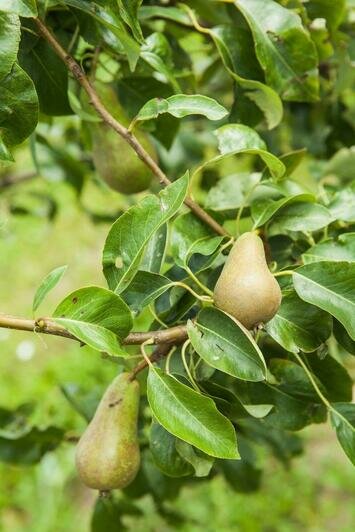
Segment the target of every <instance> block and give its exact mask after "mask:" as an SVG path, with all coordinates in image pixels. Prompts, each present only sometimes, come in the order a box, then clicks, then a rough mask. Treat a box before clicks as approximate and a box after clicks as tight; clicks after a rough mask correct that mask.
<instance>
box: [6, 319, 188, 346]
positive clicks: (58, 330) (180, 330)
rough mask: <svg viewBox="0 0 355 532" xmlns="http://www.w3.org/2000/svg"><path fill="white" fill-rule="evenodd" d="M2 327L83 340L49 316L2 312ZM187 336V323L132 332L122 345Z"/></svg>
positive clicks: (166, 341) (171, 342)
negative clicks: (35, 318)
mask: <svg viewBox="0 0 355 532" xmlns="http://www.w3.org/2000/svg"><path fill="white" fill-rule="evenodd" d="M0 328H5V329H15V330H18V331H29V332H38V333H43V334H50V335H52V336H62V337H64V338H69V339H71V340H77V341H78V342H81V340H80V339H79V338H76V336H74V335H73V334H71V333H70V332H69V331H67V330H66V329H65V328H64V327H62V326H61V325H58V324H57V323H55V322H54V321H52V320H51V319H48V318H39V319H38V320H28V319H26V318H18V317H16V316H8V315H6V314H0ZM186 338H187V329H186V325H176V326H175V327H170V328H169V329H162V330H158V331H147V332H132V333H130V334H129V335H128V336H127V337H126V338H125V339H124V340H122V345H140V344H142V343H143V342H145V341H147V340H149V339H151V340H152V344H155V345H158V344H166V345H169V346H171V345H174V344H179V343H181V342H182V341H184V340H185V339H186Z"/></svg>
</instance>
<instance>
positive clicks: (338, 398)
mask: <svg viewBox="0 0 355 532" xmlns="http://www.w3.org/2000/svg"><path fill="white" fill-rule="evenodd" d="M307 362H308V364H309V366H310V369H311V370H312V371H313V373H314V375H315V376H316V377H317V378H318V379H319V381H320V382H321V383H322V385H323V387H324V390H325V391H324V395H325V396H326V398H327V399H328V400H329V401H331V402H336V403H337V402H343V401H344V402H346V401H351V398H352V389H353V381H352V378H351V377H350V375H349V373H348V372H347V370H346V369H345V368H344V366H342V364H341V363H340V362H338V361H337V360H335V358H333V357H332V356H331V355H329V354H328V355H326V356H325V357H324V358H320V357H319V356H312V355H310V356H309V357H307Z"/></svg>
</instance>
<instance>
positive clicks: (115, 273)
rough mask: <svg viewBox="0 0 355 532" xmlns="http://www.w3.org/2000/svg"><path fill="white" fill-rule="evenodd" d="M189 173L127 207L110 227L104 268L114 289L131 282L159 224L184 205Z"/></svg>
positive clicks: (119, 288) (104, 253) (120, 288)
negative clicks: (154, 193) (157, 193)
mask: <svg viewBox="0 0 355 532" xmlns="http://www.w3.org/2000/svg"><path fill="white" fill-rule="evenodd" d="M188 183H189V179H188V173H186V174H185V175H184V176H183V177H181V178H180V179H178V180H177V181H175V182H174V183H172V184H171V185H169V186H168V187H166V188H165V189H164V190H162V191H161V192H160V193H159V195H158V196H153V195H149V196H146V197H145V198H144V199H143V200H142V201H141V202H140V203H138V204H137V205H134V206H133V207H131V208H130V209H128V210H127V211H126V212H125V213H124V214H123V215H122V216H120V218H118V220H117V221H116V222H115V223H114V224H113V226H112V227H111V229H110V231H109V234H108V236H107V239H106V242H105V246H104V251H103V270H104V275H105V277H106V280H107V283H108V286H109V288H110V289H111V290H115V291H117V292H121V291H122V290H124V289H125V288H126V287H127V286H128V285H129V284H130V282H131V281H132V279H133V277H134V276H135V274H136V272H137V271H138V268H139V264H140V261H141V258H142V254H143V252H144V248H145V246H146V245H147V243H148V242H149V240H150V239H151V237H152V235H153V234H154V233H155V231H156V230H157V229H159V227H160V226H162V225H163V224H164V223H166V222H167V221H168V220H169V219H170V218H171V217H172V216H173V215H174V214H175V213H176V212H177V211H178V210H179V208H180V207H181V205H182V202H183V201H184V199H185V196H186V193H187V187H188Z"/></svg>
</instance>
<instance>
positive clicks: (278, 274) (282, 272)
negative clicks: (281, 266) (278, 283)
mask: <svg viewBox="0 0 355 532" xmlns="http://www.w3.org/2000/svg"><path fill="white" fill-rule="evenodd" d="M272 275H273V276H274V277H282V276H283V275H293V271H292V270H282V271H281V272H275V273H273V274H272Z"/></svg>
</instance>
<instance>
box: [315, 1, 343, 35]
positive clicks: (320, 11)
mask: <svg viewBox="0 0 355 532" xmlns="http://www.w3.org/2000/svg"><path fill="white" fill-rule="evenodd" d="M305 8H306V9H307V12H308V14H309V16H310V17H311V18H312V19H316V18H324V19H325V20H326V21H327V26H328V28H329V29H330V30H332V31H334V30H336V28H337V27H338V26H339V24H340V23H341V21H342V20H343V18H344V15H345V12H346V0H309V1H308V2H306V3H305Z"/></svg>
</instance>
